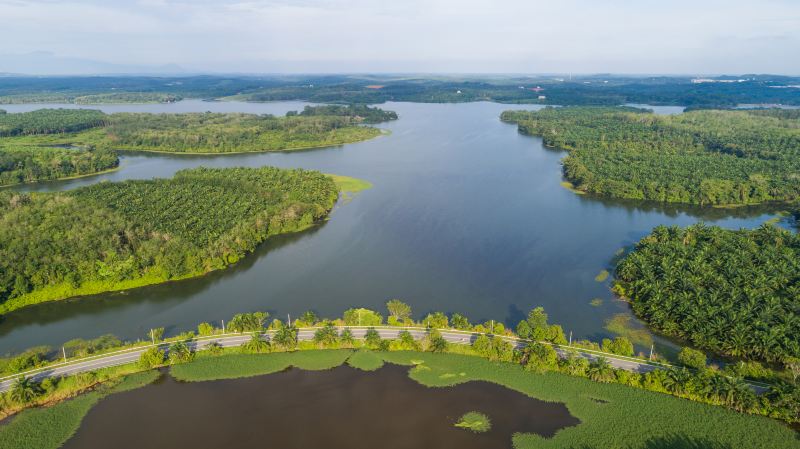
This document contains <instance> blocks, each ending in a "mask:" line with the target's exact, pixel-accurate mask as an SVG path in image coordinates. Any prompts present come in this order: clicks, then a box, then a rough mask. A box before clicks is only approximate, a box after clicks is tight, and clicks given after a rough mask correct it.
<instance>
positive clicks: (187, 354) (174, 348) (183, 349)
mask: <svg viewBox="0 0 800 449" xmlns="http://www.w3.org/2000/svg"><path fill="white" fill-rule="evenodd" d="M192 358H194V353H193V352H192V350H191V349H189V346H188V345H187V344H186V343H184V342H182V341H177V342H175V343H173V344H171V345H170V346H169V363H170V364H173V365H174V364H176V363H184V362H189V361H191V360H192Z"/></svg>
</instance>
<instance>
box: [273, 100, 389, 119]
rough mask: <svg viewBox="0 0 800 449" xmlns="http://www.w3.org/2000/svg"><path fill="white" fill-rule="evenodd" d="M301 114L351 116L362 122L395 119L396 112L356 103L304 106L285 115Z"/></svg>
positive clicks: (305, 115) (306, 115) (308, 115)
mask: <svg viewBox="0 0 800 449" xmlns="http://www.w3.org/2000/svg"><path fill="white" fill-rule="evenodd" d="M296 115H301V116H303V117H312V116H319V115H329V116H343V117H351V118H353V119H356V120H357V121H360V122H363V123H381V122H388V121H390V120H397V113H396V112H394V111H384V110H383V109H380V108H373V107H369V106H367V105H363V104H356V105H346V106H343V105H322V106H306V107H304V108H303V110H302V111H301V112H300V113H299V114H298V113H297V111H289V112H287V113H286V116H287V117H292V116H296Z"/></svg>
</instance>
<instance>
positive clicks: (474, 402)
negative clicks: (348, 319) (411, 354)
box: [64, 365, 579, 449]
mask: <svg viewBox="0 0 800 449" xmlns="http://www.w3.org/2000/svg"><path fill="white" fill-rule="evenodd" d="M407 371H408V368H407V367H401V366H395V365H387V366H384V367H383V368H381V369H379V370H377V371H375V372H364V371H360V370H357V369H354V368H351V367H348V366H341V367H338V368H335V369H332V370H328V371H304V370H300V369H289V370H287V371H284V372H281V373H277V374H271V375H266V376H259V377H252V378H247V379H237V380H219V381H212V382H196V383H183V382H178V381H176V380H174V379H173V378H171V377H169V376H164V377H163V378H162V379H161V380H160V381H159V382H157V383H155V384H153V385H150V386H147V387H145V388H142V389H139V390H136V391H131V392H127V393H121V394H117V395H113V396H111V397H109V398H107V399H105V400H103V401H101V402H100V403H99V404H98V405H97V406H96V407H95V408H94V409H92V410H91V412H89V414H88V415H87V416H86V419H85V420H84V422H83V425H82V426H81V428H80V429H79V430H78V432H77V434H76V435H75V436H74V437H73V438H72V439H71V440H69V441H68V442H67V444H66V445H65V446H64V447H65V448H67V449H76V448H82V449H94V448H97V449H108V448H114V449H142V448H149V449H156V448H169V449H175V448H192V449H206V448H208V449H212V448H213V449H219V448H225V447H237V448H258V447H263V448H281V449H290V448H297V449H301V448H302V449H313V448H322V447H330V448H340V447H341V448H344V447H346V448H348V449H359V448H364V449H367V448H370V449H374V448H382V449H389V448H437V449H446V448H459V449H470V448H475V449H489V448H509V447H511V438H512V435H513V434H514V433H516V432H524V433H536V434H539V435H542V436H544V437H551V436H553V435H554V434H555V432H556V431H558V430H559V429H561V428H564V427H567V426H574V425H576V424H578V423H579V421H578V420H577V419H576V418H575V417H573V416H572V415H570V413H569V411H568V410H567V408H566V407H565V406H564V404H561V403H550V402H544V401H540V400H537V399H533V398H530V397H528V396H525V395H523V394H521V393H519V392H516V391H513V390H510V389H507V388H504V387H501V386H499V385H495V384H492V383H488V382H468V383H465V384H461V385H457V386H454V387H448V388H428V387H425V386H423V385H420V384H418V383H417V382H415V381H414V380H412V379H410V378H409V377H408V374H407ZM472 410H477V411H480V412H483V413H484V414H486V415H488V416H489V418H490V419H491V421H492V429H491V430H490V431H489V432H487V433H483V434H474V433H471V432H469V431H466V430H462V429H459V428H456V427H454V426H453V424H454V423H455V422H456V421H457V420H458V418H459V417H460V416H461V415H462V414H464V413H466V412H468V411H472Z"/></svg>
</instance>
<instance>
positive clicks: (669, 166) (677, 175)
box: [502, 107, 800, 205]
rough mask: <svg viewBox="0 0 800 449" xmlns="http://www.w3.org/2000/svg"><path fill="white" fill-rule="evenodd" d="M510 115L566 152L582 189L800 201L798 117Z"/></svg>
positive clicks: (695, 200)
mask: <svg viewBox="0 0 800 449" xmlns="http://www.w3.org/2000/svg"><path fill="white" fill-rule="evenodd" d="M502 119H503V120H505V121H509V122H514V123H517V124H518V126H519V130H520V132H522V133H524V134H530V135H536V136H541V137H542V138H543V139H544V143H545V144H546V145H548V146H553V147H558V148H561V149H564V150H567V151H568V152H569V155H568V156H567V157H566V158H565V159H564V161H563V172H564V176H565V177H566V178H567V179H568V180H569V181H570V182H571V183H572V184H573V185H574V187H575V188H576V189H578V190H581V191H585V192H589V193H594V194H599V195H604V196H610V197H617V198H631V199H645V200H654V201H660V202H675V203H692V204H699V205H739V204H758V203H763V202H770V201H777V202H792V201H796V200H798V199H800V175H798V173H800V119H798V117H797V114H796V113H793V112H784V111H693V112H686V113H683V114H679V115H674V116H659V115H655V114H652V113H649V112H648V111H645V110H641V109H634V108H622V107H620V108H591V107H569V108H545V109H543V110H541V111H538V112H525V111H506V112H504V113H503V114H502Z"/></svg>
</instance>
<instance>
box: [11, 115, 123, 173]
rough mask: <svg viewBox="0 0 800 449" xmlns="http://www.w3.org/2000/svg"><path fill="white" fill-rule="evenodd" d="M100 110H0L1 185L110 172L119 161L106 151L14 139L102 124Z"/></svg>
mask: <svg viewBox="0 0 800 449" xmlns="http://www.w3.org/2000/svg"><path fill="white" fill-rule="evenodd" d="M105 120H106V115H105V114H103V113H102V112H100V111H92V110H74V109H73V110H69V109H42V110H38V111H33V112H25V113H19V114H7V113H5V111H2V110H0V186H7V185H12V184H21V183H28V182H38V181H49V180H54V179H61V178H69V177H73V176H83V175H88V174H92V173H97V172H101V171H104V170H109V169H111V168H114V167H116V166H117V165H118V164H119V158H118V157H117V155H116V154H114V153H113V152H112V151H109V150H106V149H94V148H92V147H87V148H64V147H54V146H50V147H46V146H32V145H21V144H18V143H16V140H15V139H9V138H10V137H15V136H23V137H24V136H42V135H48V134H63V133H68V132H77V131H82V130H86V129H90V128H94V127H97V126H102V125H103V124H104V123H105Z"/></svg>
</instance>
